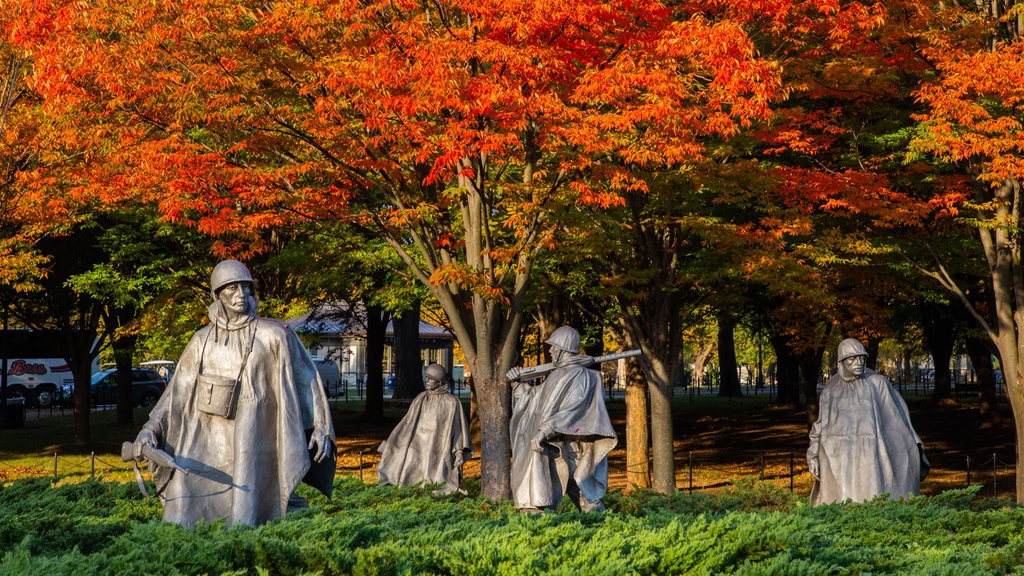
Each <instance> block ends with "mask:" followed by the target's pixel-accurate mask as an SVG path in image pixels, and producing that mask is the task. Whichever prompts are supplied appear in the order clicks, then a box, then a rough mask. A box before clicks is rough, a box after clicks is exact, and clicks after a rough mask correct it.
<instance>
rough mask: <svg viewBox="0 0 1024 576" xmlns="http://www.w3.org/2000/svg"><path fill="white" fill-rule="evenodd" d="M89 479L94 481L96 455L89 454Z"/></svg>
mask: <svg viewBox="0 0 1024 576" xmlns="http://www.w3.org/2000/svg"><path fill="white" fill-rule="evenodd" d="M89 478H92V479H93V480H95V479H96V453H95V452H90V453H89Z"/></svg>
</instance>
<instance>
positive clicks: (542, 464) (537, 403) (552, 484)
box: [507, 326, 616, 512]
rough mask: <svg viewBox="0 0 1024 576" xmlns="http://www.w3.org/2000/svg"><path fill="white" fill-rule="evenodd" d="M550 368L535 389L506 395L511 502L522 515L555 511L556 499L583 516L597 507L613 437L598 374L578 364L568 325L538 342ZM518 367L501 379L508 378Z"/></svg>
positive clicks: (524, 387)
mask: <svg viewBox="0 0 1024 576" xmlns="http://www.w3.org/2000/svg"><path fill="white" fill-rule="evenodd" d="M546 343H547V344H550V345H551V349H550V351H551V357H552V361H553V364H554V365H555V366H556V369H555V370H554V371H553V372H551V373H550V374H549V375H548V376H547V378H545V379H544V381H543V383H541V384H538V385H535V386H531V385H530V384H529V383H517V384H516V385H515V388H514V390H513V393H512V419H511V422H510V426H509V428H510V433H511V436H512V478H511V480H512V501H513V503H514V504H515V507H516V508H517V509H519V510H521V511H524V512H534V511H538V510H557V509H558V506H559V504H560V503H561V501H562V496H563V495H568V496H569V498H570V499H571V500H573V502H574V503H575V504H576V505H577V506H578V507H579V508H580V510H582V511H584V512H590V511H600V510H603V509H604V505H603V504H602V503H601V498H602V497H603V496H604V494H605V492H606V491H607V489H608V453H609V452H611V450H612V449H613V448H614V447H615V444H616V435H615V430H614V429H613V428H612V424H611V419H610V418H609V417H608V412H607V410H606V408H605V405H604V398H603V396H602V393H603V390H604V387H603V384H602V378H601V373H600V372H598V371H596V370H590V369H588V368H586V367H585V366H586V365H588V364H590V363H591V359H590V358H589V357H587V356H581V355H579V334H578V333H577V332H576V331H575V330H573V329H572V328H570V327H568V326H563V327H561V328H559V329H558V330H555V332H554V333H552V335H551V338H549V339H548V340H547V342H546ZM520 371H521V369H520V368H513V369H512V370H510V371H509V372H508V374H507V377H508V378H509V379H510V380H516V379H517V378H518V376H519V374H520Z"/></svg>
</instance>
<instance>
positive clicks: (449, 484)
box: [377, 364, 473, 494]
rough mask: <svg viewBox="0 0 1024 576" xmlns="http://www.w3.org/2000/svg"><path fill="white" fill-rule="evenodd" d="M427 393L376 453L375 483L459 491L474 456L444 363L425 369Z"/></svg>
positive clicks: (447, 492)
mask: <svg viewBox="0 0 1024 576" xmlns="http://www.w3.org/2000/svg"><path fill="white" fill-rule="evenodd" d="M424 376H425V380H426V390H425V391H423V392H421V393H419V394H418V395H417V396H416V398H414V399H413V401H412V403H410V404H409V410H408V412H406V413H405V416H404V417H403V418H402V420H401V421H400V422H399V423H398V425H397V426H395V429H394V430H392V431H391V435H389V436H388V439H387V440H385V441H384V442H381V444H380V447H379V448H378V449H377V450H378V451H379V452H380V453H381V456H380V464H379V465H378V466H377V484H378V485H381V486H383V485H387V484H393V485H397V486H413V485H416V484H421V483H423V484H440V485H441V486H440V487H439V488H438V490H437V492H438V493H440V494H450V493H452V492H455V491H457V490H459V482H460V481H461V479H462V464H463V463H464V462H465V461H466V460H468V459H469V458H470V456H472V454H473V443H472V441H471V440H470V437H469V424H468V423H467V421H466V415H465V413H464V412H463V410H462V403H461V402H460V401H459V399H458V398H456V397H455V396H454V395H453V394H451V393H450V392H449V391H448V374H447V372H446V371H445V369H444V367H443V366H441V365H440V364H430V365H429V366H427V367H426V369H425V370H424Z"/></svg>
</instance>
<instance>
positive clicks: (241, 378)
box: [134, 260, 336, 527]
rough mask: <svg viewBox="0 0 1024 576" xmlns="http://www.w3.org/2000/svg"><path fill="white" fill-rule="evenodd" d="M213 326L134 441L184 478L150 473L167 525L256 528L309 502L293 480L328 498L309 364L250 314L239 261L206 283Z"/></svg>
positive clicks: (283, 333)
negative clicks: (170, 462) (163, 457)
mask: <svg viewBox="0 0 1024 576" xmlns="http://www.w3.org/2000/svg"><path fill="white" fill-rule="evenodd" d="M210 287H211V294H212V295H213V297H214V301H213V303H212V304H211V305H210V308H209V318H210V323H209V324H208V325H206V326H204V327H203V328H201V329H199V330H198V331H197V332H196V333H195V334H194V335H193V336H192V338H191V340H190V341H189V343H188V345H187V346H186V347H185V350H184V352H183V353H182V355H181V358H180V360H179V361H178V367H177V370H176V371H175V372H174V376H173V377H172V378H171V381H170V382H169V383H168V385H167V389H166V390H165V391H164V393H163V395H162V396H161V397H160V400H159V401H158V402H157V404H156V405H155V406H154V407H153V410H152V411H151V412H150V415H149V420H148V421H147V422H146V423H145V424H144V425H143V428H142V430H141V431H140V432H139V434H138V436H137V437H136V439H135V442H134V445H135V456H136V458H142V457H144V455H145V454H146V453H147V451H149V450H148V449H149V448H159V449H161V450H163V451H164V452H165V453H166V454H167V455H169V456H170V457H171V458H173V459H174V461H175V462H176V464H177V465H178V466H179V467H181V468H182V469H184V470H187V471H188V473H187V474H184V473H181V472H180V471H178V470H175V469H174V468H173V467H170V466H160V465H159V464H158V463H154V462H150V466H151V467H154V471H153V479H154V482H155V483H156V485H157V489H158V490H159V491H160V498H161V499H162V501H163V508H164V520H167V521H168V522H174V523H177V524H181V525H184V526H188V527H191V526H194V525H195V524H196V523H197V522H200V521H206V522H212V521H215V520H220V519H225V521H226V524H227V525H228V526H230V525H234V524H247V525H259V524H262V523H264V522H266V521H268V520H271V519H273V518H276V517H279V516H282V515H284V514H285V513H287V512H288V511H290V510H294V509H297V508H303V507H305V506H306V501H305V499H303V498H301V497H299V496H297V495H296V494H295V492H294V491H295V488H296V487H297V486H298V485H299V483H300V482H306V483H307V484H309V485H311V486H313V487H315V488H317V489H318V490H320V491H321V492H322V493H324V494H325V495H328V496H329V495H330V493H331V488H332V484H333V479H334V472H335V467H336V466H335V450H336V444H335V441H334V428H333V424H332V421H331V414H330V409H329V407H328V404H327V396H326V394H325V393H324V388H323V385H322V384H321V382H320V379H319V376H318V374H317V371H316V366H315V365H314V364H313V361H312V359H311V358H310V356H309V354H308V353H307V352H306V349H305V348H304V347H303V345H302V343H301V342H300V341H299V339H298V337H297V336H296V334H295V333H294V332H293V331H292V330H291V329H290V328H289V327H288V326H286V325H285V324H284V323H282V322H280V321H278V320H274V319H269V318H260V317H258V316H257V314H256V299H255V296H254V290H255V282H254V281H253V278H252V275H251V274H250V272H249V270H248V268H246V267H245V265H244V264H242V263H241V262H238V261H236V260H225V261H222V262H220V263H219V264H217V266H216V267H214V269H213V273H212V274H211V278H210Z"/></svg>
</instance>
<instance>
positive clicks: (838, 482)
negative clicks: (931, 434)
mask: <svg viewBox="0 0 1024 576" xmlns="http://www.w3.org/2000/svg"><path fill="white" fill-rule="evenodd" d="M844 376H845V378H844ZM920 444H921V439H920V438H919V437H918V436H917V433H916V432H915V431H914V428H913V426H912V425H911V423H910V415H909V412H908V411H907V404H906V402H904V401H903V398H902V397H901V396H900V395H899V393H898V392H897V391H896V390H895V389H894V388H893V387H892V385H891V384H889V381H888V380H887V379H886V378H885V377H883V376H881V375H879V374H876V373H875V372H874V371H872V370H870V369H865V373H864V375H863V376H862V377H860V378H857V377H855V376H852V375H850V374H848V373H846V371H845V369H844V367H843V366H840V369H839V371H838V372H837V373H836V374H835V375H833V376H832V377H831V378H829V380H828V382H827V383H826V384H825V387H824V389H823V390H822V392H821V397H820V399H819V414H818V420H817V421H816V422H815V423H814V424H813V425H812V427H811V432H810V447H809V448H808V450H807V462H808V466H810V467H811V469H812V470H814V469H815V468H817V469H818V479H817V480H816V481H815V483H814V487H813V488H812V490H811V504H823V503H828V502H844V501H846V500H847V499H849V500H853V501H854V502H862V501H865V500H870V499H872V498H874V497H876V496H878V495H880V494H883V493H886V492H887V493H888V494H889V497H890V498H892V499H899V498H903V497H907V496H915V495H918V494H920V483H921V465H922V459H923V455H922V452H921V448H920V446H919V445H920Z"/></svg>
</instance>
